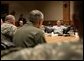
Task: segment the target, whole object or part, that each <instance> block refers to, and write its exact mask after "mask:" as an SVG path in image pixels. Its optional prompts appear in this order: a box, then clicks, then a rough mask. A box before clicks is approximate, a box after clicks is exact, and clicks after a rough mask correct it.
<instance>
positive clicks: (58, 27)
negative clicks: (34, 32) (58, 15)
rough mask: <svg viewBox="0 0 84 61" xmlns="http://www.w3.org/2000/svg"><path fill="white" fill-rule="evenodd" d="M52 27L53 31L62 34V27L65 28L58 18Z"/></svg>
mask: <svg viewBox="0 0 84 61" xmlns="http://www.w3.org/2000/svg"><path fill="white" fill-rule="evenodd" d="M53 29H54V33H57V34H63V29H66V27H65V26H63V25H61V21H60V20H58V21H57V25H56V26H53Z"/></svg>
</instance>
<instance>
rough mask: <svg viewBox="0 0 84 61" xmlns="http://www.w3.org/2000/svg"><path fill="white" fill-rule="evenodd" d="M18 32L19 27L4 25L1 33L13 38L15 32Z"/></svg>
mask: <svg viewBox="0 0 84 61" xmlns="http://www.w3.org/2000/svg"><path fill="white" fill-rule="evenodd" d="M16 30H17V27H16V26H14V25H8V24H7V25H3V26H1V33H2V34H4V35H9V36H13V35H14V33H15V31H16Z"/></svg>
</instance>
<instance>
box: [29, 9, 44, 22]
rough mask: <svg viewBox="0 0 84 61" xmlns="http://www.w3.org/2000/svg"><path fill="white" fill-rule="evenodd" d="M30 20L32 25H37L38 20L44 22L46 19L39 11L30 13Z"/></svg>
mask: <svg viewBox="0 0 84 61" xmlns="http://www.w3.org/2000/svg"><path fill="white" fill-rule="evenodd" d="M28 19H29V21H31V22H32V23H35V22H36V21H37V20H42V19H44V15H43V13H42V12H41V11H39V10H32V11H31V12H30V13H29V16H28Z"/></svg>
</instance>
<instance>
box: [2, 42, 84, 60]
mask: <svg viewBox="0 0 84 61" xmlns="http://www.w3.org/2000/svg"><path fill="white" fill-rule="evenodd" d="M1 60H83V44H82V43H80V42H74V43H73V42H71V43H62V44H57V43H54V44H39V45H37V46H36V47H34V48H25V49H22V50H20V51H17V52H12V53H10V54H8V55H5V56H2V57H1Z"/></svg>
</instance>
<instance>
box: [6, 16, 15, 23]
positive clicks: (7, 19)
mask: <svg viewBox="0 0 84 61" xmlns="http://www.w3.org/2000/svg"><path fill="white" fill-rule="evenodd" d="M5 21H7V22H9V23H11V24H14V23H15V17H14V16H13V15H7V16H6V17H5Z"/></svg>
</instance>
